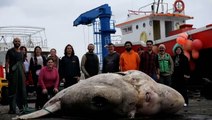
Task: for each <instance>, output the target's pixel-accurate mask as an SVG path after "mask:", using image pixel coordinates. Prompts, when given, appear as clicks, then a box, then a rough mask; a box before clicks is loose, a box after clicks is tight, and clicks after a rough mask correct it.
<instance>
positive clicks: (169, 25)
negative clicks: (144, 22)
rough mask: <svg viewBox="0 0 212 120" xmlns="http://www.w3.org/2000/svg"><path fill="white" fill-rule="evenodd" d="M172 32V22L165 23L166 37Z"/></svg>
mask: <svg viewBox="0 0 212 120" xmlns="http://www.w3.org/2000/svg"><path fill="white" fill-rule="evenodd" d="M171 31H172V21H165V32H166V33H165V34H166V37H168V36H169V32H171Z"/></svg>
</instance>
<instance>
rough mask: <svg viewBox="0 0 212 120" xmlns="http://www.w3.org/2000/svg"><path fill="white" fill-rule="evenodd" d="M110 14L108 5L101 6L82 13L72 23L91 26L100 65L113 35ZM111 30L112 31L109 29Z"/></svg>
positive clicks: (113, 27) (113, 29)
mask: <svg viewBox="0 0 212 120" xmlns="http://www.w3.org/2000/svg"><path fill="white" fill-rule="evenodd" d="M111 16H112V12H111V8H110V6H109V5H108V4H104V5H101V6H99V7H97V8H94V9H92V10H89V11H87V12H85V13H82V14H81V15H80V16H79V17H78V18H77V19H76V20H75V21H74V23H73V25H74V26H78V25H80V24H81V25H88V24H93V27H94V35H96V36H99V37H95V38H96V39H98V40H95V41H96V42H94V43H96V46H97V47H96V49H97V48H101V49H100V52H98V51H97V55H98V54H99V55H100V64H101V63H102V60H103V57H104V56H105V55H106V54H107V49H106V48H105V46H106V45H107V44H108V43H110V42H111V36H110V34H115V32H116V30H115V25H114V22H112V24H111V20H110V18H111ZM96 19H99V21H100V26H98V24H97V23H96ZM111 28H112V29H111Z"/></svg>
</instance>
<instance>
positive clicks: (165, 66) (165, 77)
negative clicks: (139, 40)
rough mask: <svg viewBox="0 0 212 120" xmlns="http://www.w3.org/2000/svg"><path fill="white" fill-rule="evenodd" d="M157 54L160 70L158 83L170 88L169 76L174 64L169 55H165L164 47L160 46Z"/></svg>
mask: <svg viewBox="0 0 212 120" xmlns="http://www.w3.org/2000/svg"><path fill="white" fill-rule="evenodd" d="M158 49H159V53H158V62H159V69H160V79H159V82H160V83H162V84H165V85H168V86H171V83H172V82H171V75H172V73H173V71H174V62H173V60H172V58H171V56H170V54H168V53H166V52H165V50H166V46H165V45H164V44H160V45H159V47H158Z"/></svg>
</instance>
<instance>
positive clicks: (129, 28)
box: [121, 26, 132, 35]
mask: <svg viewBox="0 0 212 120" xmlns="http://www.w3.org/2000/svg"><path fill="white" fill-rule="evenodd" d="M121 31H122V34H123V35H124V34H129V33H131V32H132V26H126V27H123V28H122V29H121Z"/></svg>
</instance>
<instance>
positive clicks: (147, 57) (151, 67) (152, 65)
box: [139, 40, 160, 81]
mask: <svg viewBox="0 0 212 120" xmlns="http://www.w3.org/2000/svg"><path fill="white" fill-rule="evenodd" d="M146 46H147V51H144V52H143V54H142V55H141V64H140V67H139V70H140V71H142V72H144V73H146V74H147V75H149V76H150V77H151V78H153V79H154V80H156V81H158V80H159V78H160V69H159V62H158V56H157V54H156V53H154V51H153V41H152V40H147V41H146Z"/></svg>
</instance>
